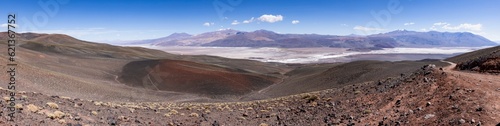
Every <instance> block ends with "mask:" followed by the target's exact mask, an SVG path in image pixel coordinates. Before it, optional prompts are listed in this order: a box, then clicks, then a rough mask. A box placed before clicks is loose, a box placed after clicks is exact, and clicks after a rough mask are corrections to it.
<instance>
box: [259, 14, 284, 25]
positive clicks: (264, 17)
mask: <svg viewBox="0 0 500 126" xmlns="http://www.w3.org/2000/svg"><path fill="white" fill-rule="evenodd" d="M258 20H260V21H262V22H269V23H274V22H278V21H283V16H281V15H270V14H269V15H267V14H264V15H262V16H260V17H259V18H258Z"/></svg>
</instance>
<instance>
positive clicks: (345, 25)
mask: <svg viewBox="0 0 500 126" xmlns="http://www.w3.org/2000/svg"><path fill="white" fill-rule="evenodd" d="M340 25H342V26H346V27H347V26H349V25H347V24H340Z"/></svg>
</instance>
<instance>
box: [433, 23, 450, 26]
mask: <svg viewBox="0 0 500 126" xmlns="http://www.w3.org/2000/svg"><path fill="white" fill-rule="evenodd" d="M434 25H435V26H441V25H450V24H448V23H446V22H438V23H434Z"/></svg>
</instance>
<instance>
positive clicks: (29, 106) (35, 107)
mask: <svg viewBox="0 0 500 126" xmlns="http://www.w3.org/2000/svg"><path fill="white" fill-rule="evenodd" d="M26 108H27V109H28V111H30V112H33V113H35V112H38V110H39V108H38V106H35V105H33V104H29V105H28V106H26Z"/></svg>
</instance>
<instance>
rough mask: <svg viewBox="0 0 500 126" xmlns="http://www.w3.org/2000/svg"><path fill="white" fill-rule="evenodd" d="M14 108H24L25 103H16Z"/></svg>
mask: <svg viewBox="0 0 500 126" xmlns="http://www.w3.org/2000/svg"><path fill="white" fill-rule="evenodd" d="M14 108H16V109H19V110H23V105H21V104H16V105H15V106H14Z"/></svg>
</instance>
